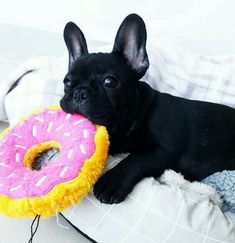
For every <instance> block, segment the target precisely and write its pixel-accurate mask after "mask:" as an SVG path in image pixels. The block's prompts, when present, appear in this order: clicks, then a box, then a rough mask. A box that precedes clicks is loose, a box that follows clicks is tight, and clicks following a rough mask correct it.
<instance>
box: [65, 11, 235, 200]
mask: <svg viewBox="0 0 235 243" xmlns="http://www.w3.org/2000/svg"><path fill="white" fill-rule="evenodd" d="M64 37H65V42H66V45H67V47H68V51H69V57H70V58H69V60H70V61H69V70H68V73H67V75H66V76H65V80H64V82H65V95H64V97H63V99H62V100H61V107H62V109H64V110H65V111H66V112H69V113H77V112H79V113H81V114H83V115H84V116H86V117H88V118H89V119H90V120H91V121H93V122H95V123H97V124H101V125H105V126H106V127H107V128H108V131H109V134H110V141H111V146H110V153H120V152H130V155H129V156H128V157H127V158H125V159H124V160H123V161H121V162H120V164H118V165H117V166H116V167H114V168H113V169H112V170H110V171H108V172H107V173H106V174H104V175H103V176H102V177H101V178H100V179H99V181H98V182H97V183H96V185H95V187H94V194H95V196H96V197H97V198H98V199H99V200H100V201H101V202H104V203H119V202H121V201H123V200H124V199H125V197H126V196H127V195H128V193H130V191H131V190H132V189H133V187H134V186H135V185H136V183H138V182H139V181H140V180H141V179H143V178H145V177H150V176H154V177H159V176H160V175H161V174H162V173H163V171H164V170H165V169H170V168H171V169H174V170H175V171H178V172H181V173H182V174H183V175H184V176H185V177H186V178H187V179H189V180H201V179H203V178H205V177H206V176H208V175H211V174H213V173H214V172H216V171H222V170H225V169H228V170H232V169H235V110H234V109H232V108H229V107H226V106H223V105H219V104H213V103H209V102H202V101H192V100H187V99H184V98H179V97H174V96H172V95H169V94H164V93H160V92H158V91H155V90H153V89H152V88H151V87H150V86H149V85H148V84H146V83H144V82H141V81H139V79H140V78H142V77H143V75H144V74H145V72H146V70H147V69H148V66H149V62H148V56H147V53H146V49H145V45H146V29H145V24H144V22H143V20H142V19H141V18H140V17H139V16H138V15H136V14H131V15H129V16H127V17H126V18H125V20H124V21H123V23H122V24H121V26H120V28H119V30H118V33H117V36H116V39H115V43H114V47H113V51H112V52H111V53H92V54H88V50H87V44H86V40H85V38H84V35H83V33H82V31H81V30H80V29H79V28H78V27H77V26H76V25H75V24H73V23H68V24H67V25H66V27H65V31H64Z"/></svg>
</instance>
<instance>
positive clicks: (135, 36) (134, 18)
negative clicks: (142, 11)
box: [113, 14, 149, 78]
mask: <svg viewBox="0 0 235 243" xmlns="http://www.w3.org/2000/svg"><path fill="white" fill-rule="evenodd" d="M146 39H147V34H146V27H145V24H144V21H143V19H142V18H141V17H140V16H138V15H137V14H130V15H128V16H127V17H126V18H125V19H124V20H123V22H122V24H121V26H120V27H119V29H118V32H117V35H116V38H115V42H114V46H113V53H115V54H117V55H119V56H121V57H123V58H124V59H125V60H126V62H127V64H128V65H130V66H131V68H132V69H133V70H134V71H135V72H137V75H138V78H141V77H142V76H143V75H144V74H145V72H146V70H147V69H148V67H149V61H148V55H147V52H146Z"/></svg>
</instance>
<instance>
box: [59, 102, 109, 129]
mask: <svg viewBox="0 0 235 243" xmlns="http://www.w3.org/2000/svg"><path fill="white" fill-rule="evenodd" d="M60 106H61V108H62V110H63V111H64V112H66V113H70V114H81V115H83V116H84V117H86V118H87V119H88V120H90V121H91V122H93V123H95V124H97V125H102V126H111V124H112V122H113V116H112V113H111V112H110V111H107V110H102V111H101V110H99V111H96V110H95V109H94V106H92V105H86V106H79V105H78V104H74V103H71V102H67V101H65V100H64V99H62V100H61V101H60Z"/></svg>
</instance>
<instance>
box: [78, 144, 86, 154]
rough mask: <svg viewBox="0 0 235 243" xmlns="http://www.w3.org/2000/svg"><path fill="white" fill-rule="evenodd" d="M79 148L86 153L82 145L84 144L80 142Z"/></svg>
mask: <svg viewBox="0 0 235 243" xmlns="http://www.w3.org/2000/svg"><path fill="white" fill-rule="evenodd" d="M79 148H80V150H81V152H82V153H83V154H86V150H85V146H84V144H80V145H79Z"/></svg>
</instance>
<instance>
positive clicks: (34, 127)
mask: <svg viewBox="0 0 235 243" xmlns="http://www.w3.org/2000/svg"><path fill="white" fill-rule="evenodd" d="M32 134H33V137H36V136H37V127H36V126H33V128H32Z"/></svg>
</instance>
